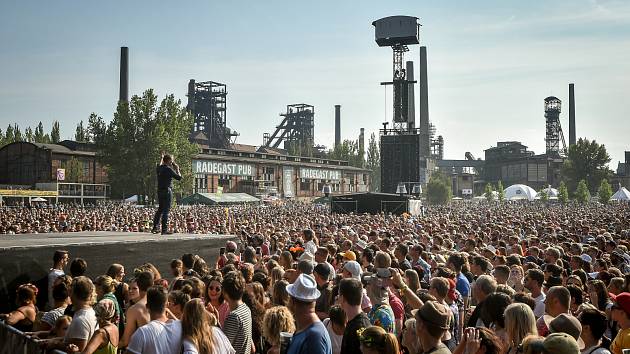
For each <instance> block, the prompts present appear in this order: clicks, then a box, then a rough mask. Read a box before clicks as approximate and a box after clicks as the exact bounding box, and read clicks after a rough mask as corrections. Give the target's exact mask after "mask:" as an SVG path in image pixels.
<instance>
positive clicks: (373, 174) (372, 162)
mask: <svg viewBox="0 0 630 354" xmlns="http://www.w3.org/2000/svg"><path fill="white" fill-rule="evenodd" d="M366 167H367V169H368V170H370V184H371V186H372V188H371V189H372V191H375V192H378V191H379V190H380V189H381V153H380V150H379V146H378V143H377V142H376V136H375V135H374V133H372V135H371V136H370V142H369V143H368V150H367V166H366Z"/></svg>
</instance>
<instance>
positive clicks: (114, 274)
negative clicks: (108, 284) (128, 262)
mask: <svg viewBox="0 0 630 354" xmlns="http://www.w3.org/2000/svg"><path fill="white" fill-rule="evenodd" d="M105 275H108V276H109V277H111V278H112V279H114V281H115V282H116V285H115V289H114V296H116V299H117V300H118V307H119V308H120V310H121V311H122V313H125V310H127V309H126V308H125V302H126V301H129V299H128V296H129V285H127V283H125V281H124V278H125V267H124V266H123V265H122V264H118V263H114V264H112V265H110V266H109V268H108V269H107V272H106V273H105Z"/></svg>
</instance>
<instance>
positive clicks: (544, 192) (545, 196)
mask: <svg viewBox="0 0 630 354" xmlns="http://www.w3.org/2000/svg"><path fill="white" fill-rule="evenodd" d="M548 192H549V191H548V190H547V187H542V188H541V189H540V191H539V192H538V194H539V195H540V200H541V201H542V202H543V203H547V202H548V201H549V194H547V193H548Z"/></svg>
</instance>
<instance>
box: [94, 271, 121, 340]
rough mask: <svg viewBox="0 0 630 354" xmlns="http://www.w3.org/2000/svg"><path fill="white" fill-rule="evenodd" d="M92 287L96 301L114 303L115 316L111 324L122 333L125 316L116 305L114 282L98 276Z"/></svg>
mask: <svg viewBox="0 0 630 354" xmlns="http://www.w3.org/2000/svg"><path fill="white" fill-rule="evenodd" d="M94 286H95V288H96V300H99V301H100V300H102V299H109V300H112V302H113V303H114V308H115V309H116V314H115V316H114V318H112V323H113V324H115V325H116V326H118V330H119V331H121V332H123V333H124V331H125V327H124V325H123V324H124V322H125V315H124V313H123V312H122V310H121V309H120V307H119V305H118V299H117V298H116V295H114V291H115V290H116V281H115V280H114V279H113V278H112V277H110V276H109V275H100V276H98V277H96V279H94Z"/></svg>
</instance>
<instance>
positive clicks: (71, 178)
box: [66, 156, 83, 183]
mask: <svg viewBox="0 0 630 354" xmlns="http://www.w3.org/2000/svg"><path fill="white" fill-rule="evenodd" d="M82 178H83V168H82V166H81V162H80V161H79V160H77V159H76V158H75V157H74V156H73V157H72V158H71V159H70V160H68V161H67V162H66V182H70V183H79V182H80V181H81V179H82Z"/></svg>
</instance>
